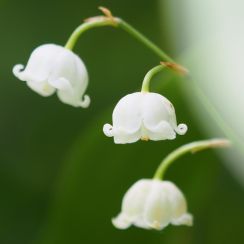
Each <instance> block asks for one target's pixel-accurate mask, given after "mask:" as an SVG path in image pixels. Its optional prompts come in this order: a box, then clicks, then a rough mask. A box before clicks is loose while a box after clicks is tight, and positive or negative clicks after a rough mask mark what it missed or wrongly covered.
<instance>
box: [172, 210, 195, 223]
mask: <svg viewBox="0 0 244 244" xmlns="http://www.w3.org/2000/svg"><path fill="white" fill-rule="evenodd" d="M171 223H172V224H173V225H187V226H192V225H193V216H192V215H191V214H188V213H186V214H183V215H181V216H180V217H179V218H177V219H173V220H172V221H171Z"/></svg>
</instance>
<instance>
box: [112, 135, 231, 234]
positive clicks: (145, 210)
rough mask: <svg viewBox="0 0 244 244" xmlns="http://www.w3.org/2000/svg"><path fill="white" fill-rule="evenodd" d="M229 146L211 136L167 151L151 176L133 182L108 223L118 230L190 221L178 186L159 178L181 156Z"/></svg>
mask: <svg viewBox="0 0 244 244" xmlns="http://www.w3.org/2000/svg"><path fill="white" fill-rule="evenodd" d="M226 146H229V141H228V140H223V139H214V140H205V141H198V142H193V143H189V144H186V145H184V146H182V147H180V148H178V149H176V150H175V151H173V152H172V153H171V154H169V155H168V156H167V157H166V158H165V159H164V160H163V161H162V163H161V164H160V165H159V167H158V169H157V170H156V172H155V174H154V177H153V178H152V179H142V180H139V181H137V182H136V183H135V184H134V185H133V186H132V187H131V188H130V189H129V190H128V191H127V192H126V194H125V196H124V198H123V201H122V209H121V213H120V214H119V215H118V216H117V217H116V218H114V219H112V222H113V224H114V226H115V227H117V228H119V229H126V228H128V227H130V226H131V225H134V226H136V227H140V228H143V229H155V230H162V229H163V228H165V227H166V226H167V225H169V224H172V225H188V226H191V225H192V224H193V217H192V215H191V214H189V213H188V212H187V203H186V199H185V197H184V195H183V193H182V192H181V191H180V190H179V189H178V187H177V186H176V185H175V184H174V183H172V182H170V181H165V180H163V177H164V174H165V172H166V170H167V169H168V167H169V166H170V165H171V164H172V163H173V162H174V161H175V160H176V159H177V158H179V157H180V156H181V155H184V154H185V153H187V152H196V151H200V150H204V149H207V148H217V147H226Z"/></svg>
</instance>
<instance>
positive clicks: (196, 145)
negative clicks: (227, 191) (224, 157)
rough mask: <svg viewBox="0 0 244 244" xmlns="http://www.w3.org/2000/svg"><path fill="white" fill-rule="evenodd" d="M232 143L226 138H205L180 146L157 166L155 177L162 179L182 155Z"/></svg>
mask: <svg viewBox="0 0 244 244" xmlns="http://www.w3.org/2000/svg"><path fill="white" fill-rule="evenodd" d="M229 145H230V141H228V140H225V139H212V140H204V141H197V142H192V143H189V144H186V145H183V146H181V147H179V148H178V149H176V150H174V151H173V152H172V153H170V154H169V155H168V156H167V157H166V158H165V159H164V160H163V161H162V162H161V164H160V165H159V167H158V168H157V170H156V172H155V174H154V176H153V178H154V179H160V180H162V179H163V177H164V174H165V172H166V170H167V169H168V168H169V166H170V165H171V164H172V163H173V162H174V161H175V160H176V159H178V158H179V157H181V156H182V155H184V154H186V153H188V152H191V153H195V152H198V151H202V150H205V149H208V148H218V147H227V146H229Z"/></svg>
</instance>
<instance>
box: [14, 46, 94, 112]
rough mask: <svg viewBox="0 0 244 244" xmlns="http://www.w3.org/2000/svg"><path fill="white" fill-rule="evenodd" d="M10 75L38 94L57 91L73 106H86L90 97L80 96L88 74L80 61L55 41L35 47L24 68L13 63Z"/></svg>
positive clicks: (84, 88)
mask: <svg viewBox="0 0 244 244" xmlns="http://www.w3.org/2000/svg"><path fill="white" fill-rule="evenodd" d="M13 73H14V75H15V76H16V77H17V78H19V79H20V80H22V81H26V84H27V85H28V86H29V87H30V88H31V89H32V90H34V91H35V92H37V93H38V94H40V95H41V96H51V95H52V94H54V93H55V91H57V95H58V97H59V99H60V100H61V101H62V102H63V103H66V104H69V105H71V106H74V107H84V108H85V107H88V106H89V103H90V98H89V96H87V95H84V93H85V91H86V88H87V85H88V73H87V70H86V67H85V65H84V63H83V61H82V60H81V59H80V58H79V57H78V56H77V55H76V54H75V53H73V52H72V51H71V50H69V49H66V48H64V47H62V46H59V45H55V44H45V45H41V46H39V47H37V48H36V49H35V50H34V51H33V52H32V54H31V56H30V58H29V61H28V63H27V66H26V68H25V69H24V66H23V65H22V64H17V65H15V66H14V68H13Z"/></svg>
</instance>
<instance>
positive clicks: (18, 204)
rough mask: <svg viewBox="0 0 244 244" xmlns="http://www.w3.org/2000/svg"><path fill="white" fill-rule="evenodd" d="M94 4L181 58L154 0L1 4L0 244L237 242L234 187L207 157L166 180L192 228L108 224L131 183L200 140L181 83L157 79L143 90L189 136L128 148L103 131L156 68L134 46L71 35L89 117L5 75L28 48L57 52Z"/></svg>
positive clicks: (114, 35) (185, 163)
mask: <svg viewBox="0 0 244 244" xmlns="http://www.w3.org/2000/svg"><path fill="white" fill-rule="evenodd" d="M100 5H105V6H108V7H109V8H111V9H112V10H113V12H114V13H115V14H116V15H119V16H122V17H123V18H124V19H126V20H127V21H128V22H130V23H131V24H132V25H134V26H135V27H137V28H138V29H139V30H141V31H142V32H143V33H145V34H146V35H147V36H149V37H151V39H152V40H154V41H155V42H156V43H158V44H159V45H160V46H161V47H163V48H164V50H166V51H167V52H168V53H169V54H171V55H173V56H177V55H179V53H177V52H176V51H175V50H173V48H172V46H171V45H170V43H171V41H170V34H171V32H170V25H169V23H167V21H165V22H164V24H162V23H160V21H162V19H163V17H162V16H161V17H160V14H161V15H163V13H165V12H166V11H167V9H159V5H158V2H157V1H149V0H147V1H146V0H135V1H131V0H118V1H115V0H114V1H112V0H111V1H95V0H89V1H88V0H87V1H74V0H69V1H61V0H60V1H57V0H54V1H50V0H49V1H47V0H42V1H30V0H29V1H25V0H23V1H11V0H9V1H7V0H6V1H0V29H1V38H0V40H1V45H0V53H1V63H0V84H1V89H0V114H1V116H0V149H1V152H0V195H1V199H0V243H1V244H15V243H16V244H22V243H23V244H28V243H38V244H68V243H72V244H77V243H86V244H89V243H107V244H110V243H111V244H112V243H123V244H124V243H151V244H153V243H167V244H184V243H187V244H190V243H197V244H206V243H207V244H216V243H222V244H223V243H226V244H229V243H241V242H242V241H243V239H244V232H243V218H244V209H243V206H244V195H243V189H242V188H241V187H240V185H239V184H238V183H237V181H236V180H235V178H233V177H232V175H231V174H230V173H229V172H228V170H227V169H226V168H225V166H224V164H223V163H222V162H221V160H220V159H219V158H218V156H217V154H216V153H213V152H212V151H208V152H202V153H199V154H197V155H193V156H191V155H188V156H186V157H184V158H182V159H180V160H179V162H178V163H176V164H175V165H174V166H173V167H172V168H171V169H170V170H169V172H168V174H167V179H169V180H172V181H174V182H175V183H176V184H177V185H178V186H179V187H180V189H182V191H183V192H184V193H185V195H186V198H187V200H188V205H189V211H190V212H191V213H193V214H194V217H195V223H194V226H193V227H191V228H189V227H183V226H181V227H172V226H170V227H168V228H166V229H165V230H163V231H162V232H155V231H145V230H142V229H136V228H131V229H128V230H126V231H120V230H117V229H115V228H114V227H113V226H112V224H111V218H112V217H114V216H115V215H117V213H118V212H119V210H120V205H121V199H122V197H123V194H124V193H125V191H126V190H127V189H128V188H129V187H130V186H131V185H132V184H133V183H134V182H135V181H136V180H138V179H140V178H143V177H144V178H145V177H151V176H152V175H153V173H154V170H155V168H156V167H157V165H158V163H159V162H160V161H161V159H162V158H163V157H164V156H165V155H167V153H169V152H170V151H171V150H173V149H174V148H176V147H177V146H180V145H182V144H184V143H187V142H190V141H192V140H199V139H206V135H204V134H203V132H201V126H199V125H198V122H197V120H196V119H195V116H194V114H193V112H192V109H191V107H189V105H187V104H186V103H185V102H184V101H185V99H184V94H183V93H182V92H181V90H180V87H179V82H182V81H181V80H179V79H178V80H177V79H171V78H172V77H170V75H169V74H166V75H161V76H160V77H158V79H156V80H155V83H154V87H153V88H152V89H153V90H154V91H158V92H160V93H162V94H164V95H166V96H167V97H168V98H169V99H170V100H171V101H172V102H173V103H174V105H175V108H176V111H177V117H178V121H179V122H185V123H187V124H188V126H189V132H188V133H187V135H185V136H183V137H181V136H179V137H178V138H177V140H175V141H161V142H148V143H145V142H138V143H135V144H132V145H115V144H114V143H113V141H112V139H110V138H107V137H105V136H104V135H103V133H102V127H103V124H104V123H107V122H111V114H112V110H113V107H114V106H115V104H116V102H117V101H118V100H119V99H120V98H121V97H122V96H124V95H126V94H128V93H131V92H134V91H136V90H138V89H139V87H140V84H141V81H142V79H143V76H144V74H145V73H146V72H147V70H148V69H150V68H151V67H153V66H155V65H157V64H158V62H159V60H158V58H157V57H155V56H154V55H153V54H152V53H151V52H150V51H149V50H147V49H145V47H143V46H142V45H141V44H139V43H137V42H136V41H135V40H133V39H132V38H131V37H130V36H128V35H127V34H126V33H123V32H122V31H120V30H114V29H112V28H109V27H108V28H103V29H97V30H92V31H90V32H89V33H86V34H85V35H84V36H83V37H82V38H81V39H80V41H79V43H78V45H77V46H76V48H75V52H76V53H78V54H79V55H80V56H81V57H82V59H83V60H84V62H85V63H86V66H87V68H88V71H89V74H90V84H89V88H88V94H89V95H90V96H91V98H92V104H91V106H90V107H89V109H75V108H72V107H70V106H67V105H64V104H62V103H61V102H59V101H58V99H57V97H56V96H52V97H50V98H43V97H41V96H38V95H37V94H35V93H34V92H32V91H31V90H30V89H29V88H28V87H27V86H26V85H25V83H24V82H21V81H19V80H17V79H16V78H15V77H14V76H13V75H12V72H11V70H12V67H13V66H14V65H15V64H16V63H23V64H25V63H26V61H27V59H28V57H29V55H30V53H31V52H32V50H33V49H34V48H35V47H36V46H38V45H41V44H43V43H56V44H61V45H62V44H64V43H65V42H66V40H67V38H68V36H69V35H70V33H71V32H72V30H73V29H74V28H75V27H76V26H77V25H79V24H80V23H81V21H82V20H83V19H84V18H86V17H89V16H93V15H97V14H98V13H99V12H98V10H97V6H100ZM161 7H162V5H161ZM179 11H180V10H179ZM162 80H164V81H162ZM167 81H170V82H167ZM186 85H188V83H186ZM216 136H221V134H216Z"/></svg>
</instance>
